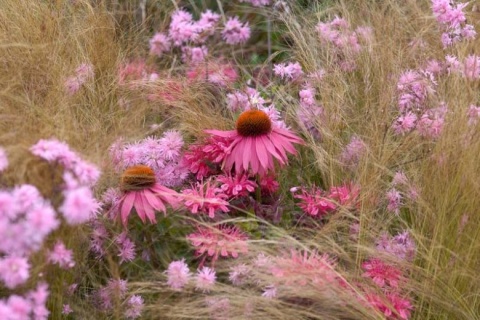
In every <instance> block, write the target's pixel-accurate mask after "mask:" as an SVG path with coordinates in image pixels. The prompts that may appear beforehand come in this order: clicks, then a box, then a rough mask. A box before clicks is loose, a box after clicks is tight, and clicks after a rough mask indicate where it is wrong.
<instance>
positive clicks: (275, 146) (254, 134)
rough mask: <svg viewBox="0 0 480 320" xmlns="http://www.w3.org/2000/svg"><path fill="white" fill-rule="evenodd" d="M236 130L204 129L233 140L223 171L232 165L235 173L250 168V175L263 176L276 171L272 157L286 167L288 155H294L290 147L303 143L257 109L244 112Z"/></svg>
mask: <svg viewBox="0 0 480 320" xmlns="http://www.w3.org/2000/svg"><path fill="white" fill-rule="evenodd" d="M236 127H237V128H236V130H232V131H220V130H206V132H207V133H210V134H212V135H214V136H220V137H224V138H229V139H232V143H231V144H230V146H229V148H228V149H227V155H226V157H225V159H224V162H223V166H224V170H225V171H226V172H230V170H231V169H232V167H233V166H235V171H236V172H237V174H238V173H242V172H248V171H249V169H250V170H251V172H252V173H253V174H257V173H258V174H261V175H264V174H265V173H266V172H268V171H273V170H274V169H275V166H274V158H275V159H277V160H278V161H279V162H280V164H281V165H285V164H287V162H288V158H287V152H288V153H291V154H296V153H297V152H296V150H295V148H294V147H293V144H294V143H297V144H302V143H303V140H302V139H300V138H299V137H297V136H296V135H295V134H293V133H291V131H290V130H288V129H284V128H279V127H277V126H275V125H273V124H272V120H271V119H270V118H269V116H268V115H267V114H266V113H265V112H264V111H260V110H248V111H245V112H243V113H242V114H241V115H240V116H239V118H238V120H237V125H236Z"/></svg>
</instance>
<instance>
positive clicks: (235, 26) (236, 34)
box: [222, 17, 250, 44]
mask: <svg viewBox="0 0 480 320" xmlns="http://www.w3.org/2000/svg"><path fill="white" fill-rule="evenodd" d="M222 37H223V40H225V42H226V43H228V44H244V43H245V42H247V40H248V39H249V38H250V27H249V26H248V22H245V23H242V22H241V21H240V20H239V19H238V17H229V18H228V20H227V22H226V23H225V27H224V28H223V31H222Z"/></svg>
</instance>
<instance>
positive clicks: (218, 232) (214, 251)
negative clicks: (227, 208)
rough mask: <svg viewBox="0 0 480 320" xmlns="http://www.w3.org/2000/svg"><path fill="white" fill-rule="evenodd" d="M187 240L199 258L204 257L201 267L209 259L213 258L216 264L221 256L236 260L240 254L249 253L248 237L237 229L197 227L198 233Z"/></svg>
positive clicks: (190, 235)
mask: <svg viewBox="0 0 480 320" xmlns="http://www.w3.org/2000/svg"><path fill="white" fill-rule="evenodd" d="M187 240H188V241H190V242H191V243H192V245H193V246H194V247H195V248H196V251H195V254H196V255H197V256H202V255H203V259H202V261H201V263H200V266H203V264H204V262H205V259H206V258H207V257H212V264H214V263H215V261H216V260H217V259H218V258H219V257H220V256H222V257H228V256H232V257H233V258H236V257H238V253H246V252H247V251H248V246H247V241H246V240H247V236H246V235H245V234H243V233H242V232H241V231H240V230H239V229H238V228H237V227H228V226H217V227H215V228H205V227H197V232H196V233H192V234H189V235H188V236H187Z"/></svg>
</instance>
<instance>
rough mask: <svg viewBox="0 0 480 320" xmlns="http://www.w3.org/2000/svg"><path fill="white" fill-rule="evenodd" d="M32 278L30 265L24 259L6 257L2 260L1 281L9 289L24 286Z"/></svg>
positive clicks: (0, 268) (0, 263)
mask: <svg viewBox="0 0 480 320" xmlns="http://www.w3.org/2000/svg"><path fill="white" fill-rule="evenodd" d="M29 277H30V263H28V260H27V259H26V258H24V257H16V256H13V255H11V256H6V257H4V258H1V259H0V279H1V280H2V281H3V283H4V284H5V286H6V287H7V288H9V289H15V288H16V287H17V286H19V285H21V284H24V283H25V282H26V281H27V280H28V278H29Z"/></svg>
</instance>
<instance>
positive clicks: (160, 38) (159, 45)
mask: <svg viewBox="0 0 480 320" xmlns="http://www.w3.org/2000/svg"><path fill="white" fill-rule="evenodd" d="M149 43H150V54H154V55H156V56H158V57H161V56H162V54H163V53H164V52H166V51H168V50H170V46H171V44H170V40H169V39H168V37H167V36H166V35H165V34H163V33H160V32H158V33H156V34H155V35H154V36H153V37H152V39H150V41H149Z"/></svg>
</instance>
